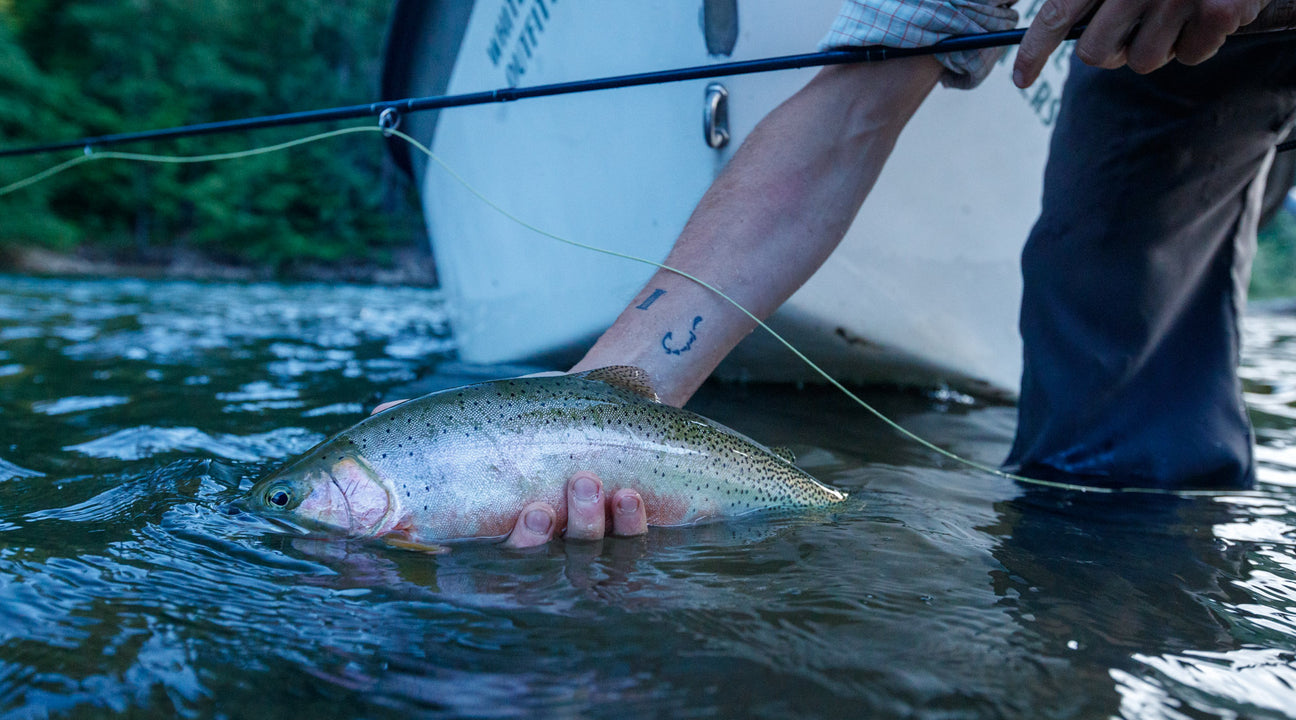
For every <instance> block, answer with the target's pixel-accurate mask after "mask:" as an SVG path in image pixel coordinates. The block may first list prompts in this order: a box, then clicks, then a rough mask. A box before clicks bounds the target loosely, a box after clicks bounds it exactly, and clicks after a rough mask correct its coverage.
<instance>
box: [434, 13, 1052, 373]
mask: <svg viewBox="0 0 1296 720" xmlns="http://www.w3.org/2000/svg"><path fill="white" fill-rule="evenodd" d="M837 5H838V2H837V1H836V0H822V1H819V2H807V3H797V4H795V6H792V5H789V4H788V3H780V2H772V1H769V0H765V1H758V0H741V2H739V3H738V20H739V23H738V30H739V31H738V36H737V42H736V44H735V45H734V48H733V52H732V55H731V56H728V57H724V56H721V57H712V56H709V55H708V54H707V49H706V46H705V42H704V38H703V31H702V27H701V25H700V20H699V12H698V5H697V4H692V3H630V2H600V3H583V4H582V3H573V2H569V1H568V0H563V1H562V2H556V1H555V0H498V1H497V2H479V3H476V5H475V6H474V7H473V8H472V10H471V13H470V14H469V15H468V16H467V18H466V27H465V28H464V30H463V34H462V37H461V38H459V40H460V42H459V45H458V47H457V49H456V52H455V53H454V57H455V62H454V65H453V69H452V70H451V71H450V72H449V74H448V75H447V76H446V77H445V78H444V87H443V88H434V89H435V90H438V91H441V92H445V93H463V92H473V91H480V90H487V89H493V88H498V87H504V86H508V85H518V86H528V85H538V84H544V83H551V82H560V81H570V80H579V79H586V78H592V77H601V76H609V75H618V74H623V73H634V72H642V71H648V70H658V69H665V68H672V67H686V66H692V65H702V64H707V63H717V62H726V61H730V60H744V59H755V58H761V57H768V56H777V55H788V54H795V53H801V52H810V51H813V50H814V49H815V46H816V43H817V42H818V40H819V39H820V37H821V36H822V35H823V34H824V32H825V30H826V28H827V27H828V26H829V24H830V23H831V21H832V18H833V16H834V13H835V11H836V9H837ZM790 7H795V8H796V9H795V11H789V8H790ZM513 8H516V10H517V11H516V12H513V10H512V9H513ZM540 10H543V11H544V12H543V13H540ZM509 17H511V19H512V23H511V27H509V28H507V30H506V29H505V27H504V26H505V25H510V23H502V21H501V19H502V18H509ZM528 18H530V20H527V19H528ZM524 22H529V23H530V25H531V26H530V27H529V28H528V27H525V26H523V23H524ZM427 32H429V33H430V32H431V30H429V31H427ZM441 33H442V35H444V34H445V29H444V27H443V28H442V29H441ZM524 38H525V39H524ZM431 41H432V40H429V42H431ZM492 43H494V45H493V46H492ZM496 51H498V52H496ZM493 55H494V56H497V57H499V58H500V62H499V63H498V64H497V63H495V62H493V61H492V57H493ZM514 57H516V61H512V62H511V61H510V58H514ZM1001 65H1002V64H1001ZM814 72H815V71H814V70H813V69H807V70H796V71H781V72H777V73H765V74H755V75H747V76H737V77H731V78H724V79H722V80H720V81H719V82H721V83H722V84H723V85H724V86H725V87H726V89H727V90H728V92H729V121H730V133H731V137H732V141H731V142H730V143H729V144H728V145H727V146H725V147H724V148H722V149H720V150H715V149H712V148H711V147H709V146H708V145H707V144H706V143H705V142H704V137H703V131H702V122H701V119H702V110H703V100H704V93H705V87H706V85H707V83H708V81H705V80H702V81H689V82H678V83H671V84H665V85H657V86H647V87H638V88H626V89H618V90H606V91H598V92H591V93H584V94H578V95H566V96H558V97H551V98H542V99H532V100H526V101H520V102H513V103H501V104H492V105H486V106H477V107H466V108H459V109H454V110H446V111H442V112H441V113H440V114H439V115H438V116H437V117H436V118H435V126H434V127H432V128H429V129H428V130H427V132H428V134H429V135H430V140H431V146H432V149H433V150H434V151H435V152H436V154H437V155H438V156H439V157H440V158H441V159H442V160H443V161H444V162H445V163H446V164H447V165H448V166H449V167H450V168H453V170H454V172H455V173H457V174H458V175H459V176H460V178H462V180H463V181H464V182H466V183H467V184H468V185H469V186H471V187H472V188H474V189H475V190H476V191H477V192H480V193H481V194H482V195H483V196H485V197H487V198H490V199H491V200H492V201H493V202H495V203H498V204H499V206H500V207H502V208H503V209H505V210H506V211H507V212H508V213H509V214H512V215H514V216H516V217H517V218H521V219H523V220H525V221H526V222H527V223H529V224H531V225H533V226H535V227H537V228H541V229H543V230H545V231H546V232H549V233H552V234H554V235H557V236H560V237H563V238H568V239H571V240H574V241H578V242H581V243H586V244H589V245H595V246H598V247H602V248H606V249H608V250H614V251H617V252H622V253H628V254H632V255H637V256H641V257H645V258H649V259H651V260H655V261H660V260H662V259H663V258H664V257H665V255H666V253H667V251H668V250H669V248H670V247H671V244H672V243H673V242H674V240H675V237H676V235H677V234H678V233H679V231H680V229H681V228H682V227H683V225H684V222H685V221H686V219H687V218H688V216H689V214H690V212H691V211H692V209H693V207H694V205H695V204H696V202H697V201H698V199H699V198H700V197H701V195H702V193H703V192H704V191H705V190H706V188H707V187H708V186H709V185H710V183H711V181H712V180H713V179H714V178H715V177H716V175H717V174H718V173H719V172H720V171H721V169H722V168H723V167H724V165H725V163H726V162H727V160H728V159H729V157H730V156H731V155H732V153H733V151H734V150H735V149H736V147H737V146H738V145H739V144H740V143H741V141H742V139H743V138H745V137H746V136H747V134H748V133H749V132H750V131H751V129H752V128H753V127H754V125H755V124H756V122H758V121H759V120H760V119H761V118H762V117H763V116H764V115H765V114H766V113H767V112H769V111H770V110H771V109H772V108H773V107H774V106H776V105H777V104H778V103H779V102H781V101H782V100H783V99H785V98H787V97H788V96H789V95H791V94H792V93H793V92H795V91H796V90H797V89H798V88H799V87H801V86H802V85H803V84H804V83H805V82H806V81H807V80H808V79H809V78H810V77H811V76H812V74H813V73H814ZM1064 72H1065V67H1064V66H1063V65H1061V64H1055V65H1053V66H1052V67H1051V68H1050V71H1049V75H1047V76H1046V78H1045V82H1046V83H1047V87H1045V88H1044V89H1043V90H1041V89H1036V90H1034V91H1032V93H1031V94H1023V93H1021V92H1020V91H1018V90H1017V89H1016V88H1014V87H1013V86H1012V85H1011V83H1010V82H1009V81H1008V78H1007V73H1006V69H1005V68H1003V67H1000V68H998V69H997V70H996V72H995V73H994V74H992V75H991V77H990V78H989V79H988V80H987V81H986V82H985V83H984V85H983V86H982V87H981V88H979V89H977V90H976V91H975V92H963V91H955V90H945V89H938V90H937V91H936V92H935V93H933V95H932V96H931V97H930V98H929V99H928V101H927V102H926V103H925V104H924V105H923V107H922V108H921V109H920V110H919V112H918V113H917V115H916V116H915V117H914V118H913V120H912V121H911V123H910V126H909V127H908V128H907V129H906V130H905V132H904V134H903V135H902V136H901V138H900V141H899V143H898V144H897V146H896V149H895V153H894V155H893V157H892V159H891V161H890V163H889V164H888V166H887V169H886V170H885V171H884V173H883V174H882V177H881V178H880V179H879V181H878V184H877V186H876V188H875V190H874V191H873V193H872V195H871V196H870V197H869V199H868V201H867V202H866V203H865V205H864V207H863V209H862V210H861V212H860V214H859V216H858V218H857V219H856V221H855V223H854V224H853V226H852V227H851V229H850V231H849V233H848V234H847V236H846V239H845V240H844V241H843V243H842V244H841V246H840V247H839V248H838V250H837V251H836V252H835V253H834V254H833V256H832V257H831V258H830V259H829V261H828V262H827V263H826V264H825V265H824V267H823V268H822V269H821V270H820V272H819V273H818V274H816V275H815V276H814V277H813V278H812V279H811V280H810V282H809V283H807V284H806V285H805V286H804V287H803V288H802V289H801V290H800V291H799V292H798V293H797V294H796V295H794V296H793V297H792V298H791V300H789V301H788V303H787V304H786V305H785V306H784V307H783V308H782V309H781V310H779V311H778V312H777V313H776V314H775V315H774V317H773V318H772V320H771V325H772V326H773V327H775V328H776V329H777V330H778V331H779V332H781V333H783V334H784V335H785V336H786V337H787V338H788V339H789V340H790V341H792V342H793V343H794V344H796V345H797V346H798V347H800V348H802V349H803V350H804V351H805V352H807V354H809V355H810V356H811V357H812V358H814V359H815V360H816V361H817V362H819V363H821V364H822V365H823V366H824V367H825V368H827V369H828V370H829V371H830V372H832V373H833V374H835V375H836V376H838V377H839V378H841V379H843V380H847V381H852V382H878V381H882V382H900V383H921V384H931V383H934V382H947V383H952V384H955V385H956V386H959V387H962V388H970V389H974V390H977V391H980V392H990V393H1002V394H1008V395H1012V394H1014V393H1015V392H1016V389H1017V385H1018V381H1019V376H1020V372H1021V350H1020V341H1019V339H1018V335H1017V329H1016V320H1017V308H1018V303H1019V300H1020V295H1021V279H1020V274H1019V271H1018V256H1019V254H1020V251H1021V246H1022V243H1023V241H1024V239H1025V237H1026V234H1027V232H1028V230H1029V228H1030V226H1031V223H1032V222H1033V221H1034V218H1035V215H1036V214H1037V212H1038V209H1039V196H1040V189H1041V175H1042V171H1043V164H1044V159H1045V156H1046V152H1047V142H1048V131H1049V127H1048V125H1049V123H1050V122H1051V120H1052V113H1053V112H1054V111H1055V108H1056V97H1055V96H1056V94H1057V93H1056V92H1055V91H1054V90H1052V88H1055V87H1059V86H1060V79H1061V77H1060V76H1061V75H1062V74H1063V73H1064ZM413 90H414V94H418V92H419V88H413ZM424 94H430V93H427V92H424ZM1045 94H1046V95H1045ZM421 183H422V185H421V194H422V200H423V204H424V209H425V215H426V218H427V225H428V231H429V234H430V236H431V240H432V243H433V249H434V254H435V258H436V263H437V271H438V275H439V277H440V279H441V282H442V285H443V287H444V289H445V291H446V293H447V297H448V300H449V303H450V305H451V310H452V313H453V315H452V317H453V323H454V328H455V333H456V336H457V341H458V347H459V353H460V357H461V359H462V360H464V361H466V362H470V363H501V362H518V361H524V360H536V359H548V360H550V361H552V362H556V363H563V362H570V361H572V360H574V359H575V358H577V357H579V355H580V353H581V352H583V350H584V349H585V348H587V347H588V345H589V344H590V343H592V341H593V340H594V338H596V337H597V335H598V334H599V333H600V332H601V331H602V330H603V329H604V328H606V327H607V326H608V324H610V323H611V322H612V321H613V319H615V317H616V316H617V314H618V313H619V312H620V311H621V309H622V308H623V307H624V306H625V304H626V303H627V302H628V301H629V300H630V299H631V298H632V297H633V295H634V294H635V292H636V291H637V290H638V289H639V288H640V287H641V286H642V284H643V283H644V282H645V281H646V280H647V279H648V277H649V275H650V274H651V273H652V271H653V268H652V267H649V266H646V265H642V264H638V263H634V262H631V261H627V260H624V259H620V258H613V257H608V256H605V255H600V254H597V253H594V252H591V251H589V250H584V249H577V248H573V247H570V246H566V245H563V244H562V243H559V242H557V241H555V240H553V239H551V238H548V237H545V236H543V235H540V234H537V233H536V232H534V231H532V230H530V229H528V228H526V227H523V226H521V225H519V224H518V223H516V222H515V221H514V220H512V219H510V218H508V217H507V216H505V215H504V214H502V213H501V212H499V210H497V209H496V208H493V207H491V206H489V205H488V204H486V203H484V202H482V201H481V200H480V199H478V198H477V197H475V196H474V195H473V194H472V193H471V192H469V190H467V189H466V187H465V185H464V184H463V183H462V182H460V179H459V178H456V177H454V176H453V175H451V174H450V173H448V172H445V171H444V170H442V169H441V168H439V167H436V166H435V165H429V166H428V167H427V169H426V171H425V172H423V173H422V178H421ZM718 373H719V374H721V375H723V376H727V377H740V378H746V379H750V380H756V381H806V380H813V379H815V378H814V376H813V374H812V372H811V371H810V370H809V369H808V368H806V367H805V366H804V365H802V364H801V362H800V361H799V360H797V359H796V358H794V357H793V356H792V355H791V353H789V352H788V351H787V350H786V349H784V348H782V347H781V346H778V345H777V344H776V343H774V341H773V340H772V339H770V338H768V337H767V336H765V335H764V334H763V333H762V332H760V331H757V333H755V334H754V335H753V336H752V337H750V338H748V339H747V340H745V341H744V342H743V343H742V344H741V345H740V346H739V347H738V348H737V349H736V350H735V351H734V353H733V354H732V355H731V356H730V357H729V358H728V359H727V360H726V361H725V363H724V364H723V365H722V366H721V368H720V369H719V371H718Z"/></svg>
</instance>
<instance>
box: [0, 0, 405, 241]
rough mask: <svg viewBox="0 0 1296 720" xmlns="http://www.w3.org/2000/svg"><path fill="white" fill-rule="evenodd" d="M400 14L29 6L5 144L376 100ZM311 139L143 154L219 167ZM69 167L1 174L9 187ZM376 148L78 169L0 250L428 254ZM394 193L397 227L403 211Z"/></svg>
mask: <svg viewBox="0 0 1296 720" xmlns="http://www.w3.org/2000/svg"><path fill="white" fill-rule="evenodd" d="M389 10H390V2H389V0H279V1H278V2H274V3H261V2H254V0H204V2H193V1H192V0H126V1H123V0H22V2H14V3H8V2H2V3H0V97H2V98H3V102H0V144H3V145H4V146H12V145H18V144H27V143H35V142H46V141H52V140H59V139H66V138H70V137H78V136H82V135H99V134H105V133H116V132H128V131H133V130H142V129H150V128H157V127H167V126H172V125H181V124H189V123H197V122H207V121H214V120H227V119H235V118H240V117H247V116H252V115H261V114H270V113H280V112H289V111H296V110H308V109H315V108H322V107H328V106H333V105H350V104H359V103H364V102H369V101H371V100H373V99H374V98H375V97H376V95H377V78H378V73H379V70H380V68H379V60H378V58H379V56H380V51H381V45H382V36H383V32H384V30H385V24H386V20H387V13H388V12H389ZM320 129H322V128H321V127H319V126H304V127H296V128H289V129H285V130H274V131H258V132H253V133H249V134H246V135H240V136H209V137H204V138H194V139H189V140H184V141H177V142H170V143H157V144H154V145H152V146H133V147H130V148H126V149H130V150H138V151H142V152H157V153H165V154H206V153H211V152H223V151H229V150H236V149H243V148H248V147H252V146H260V145H265V144H270V143H273V142H278V141H282V140H285V139H289V138H293V137H299V136H301V135H304V134H308V133H311V132H315V131H318V130H320ZM70 156H72V155H64V156H61V157H57V158H55V157H53V156H42V157H38V158H35V159H27V158H24V159H16V160H5V161H3V162H0V185H3V184H5V183H8V182H11V181H13V180H16V179H19V178H21V177H25V176H26V175H29V174H31V173H33V172H36V171H38V170H40V169H43V168H45V167H48V166H50V165H53V164H54V163H55V162H57V161H60V160H63V159H66V158H67V157H70ZM384 158H385V152H384V149H383V146H382V143H381V141H380V140H379V139H378V138H377V137H376V136H374V137H369V136H349V137H345V138H340V139H336V140H331V141H326V142H325V143H321V144H317V145H309V146H304V147H299V148H296V149H293V150H289V151H287V152H285V153H279V154H274V155H268V156H260V157H255V158H249V159H245V160H237V161H230V162H222V163H214V164H210V165H201V166H199V165H187V166H161V165H141V164H136V163H124V162H114V161H108V162H100V163H89V164H86V165H82V166H80V167H78V168H76V169H74V170H72V171H70V172H68V173H65V174H64V175H61V176H59V177H57V178H55V179H53V180H51V181H48V182H46V183H41V184H38V185H35V186H32V187H29V188H27V189H24V190H22V191H20V192H18V193H15V194H13V195H10V196H6V197H3V198H0V243H11V244H12V243H30V244H40V245H45V246H52V247H55V248H69V247H72V246H75V245H77V244H91V245H93V246H95V247H97V248H101V249H105V250H107V251H109V252H113V253H116V254H118V255H123V256H134V257H147V256H148V255H149V254H150V253H151V252H156V251H157V250H158V249H168V248H174V247H182V246H183V247H188V248H193V249H199V250H202V251H204V252H206V253H208V254H214V255H219V256H223V257H225V258H227V259H229V260H233V261H239V262H249V263H259V264H269V265H272V266H275V267H285V266H287V265H290V264H291V263H293V262H296V261H300V260H322V261H332V262H337V261H344V260H347V259H351V258H366V259H371V260H372V259H374V258H376V257H383V256H385V255H386V253H387V251H388V250H389V249H390V248H392V247H394V246H396V245H403V244H409V243H411V242H417V240H414V239H413V237H414V236H416V235H417V232H418V227H419V225H420V223H419V221H418V219H417V211H416V209H415V208H414V206H413V204H412V203H411V202H410V200H409V197H408V193H407V192H406V191H405V190H404V189H401V188H394V187H392V186H391V181H390V180H389V179H390V178H392V176H393V173H390V172H386V173H384V172H382V169H383V168H382V163H383V162H384V161H385V159H384ZM393 195H395V197H396V198H397V202H396V203H394V204H395V205H397V206H398V207H399V208H400V212H397V213H393V212H391V210H390V208H391V207H392V206H393V202H392V197H393Z"/></svg>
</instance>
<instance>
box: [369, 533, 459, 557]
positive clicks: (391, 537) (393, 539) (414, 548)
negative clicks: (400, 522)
mask: <svg viewBox="0 0 1296 720" xmlns="http://www.w3.org/2000/svg"><path fill="white" fill-rule="evenodd" d="M382 541H383V542H384V543H386V544H388V545H390V546H391V547H394V548H398V549H400V550H409V551H411V552H421V553H427V554H429V555H445V554H446V553H448V552H450V548H448V547H446V546H445V545H434V544H432V543H428V542H423V541H422V540H415V539H414V538H412V537H410V536H409V535H406V534H405V533H400V532H396V533H388V534H387V535H384V536H383V537H382Z"/></svg>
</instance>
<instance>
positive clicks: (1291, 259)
mask: <svg viewBox="0 0 1296 720" xmlns="http://www.w3.org/2000/svg"><path fill="white" fill-rule="evenodd" d="M1259 241H1260V242H1259V245H1260V249H1259V252H1257V253H1256V260H1255V265H1254V266H1253V267H1252V269H1251V291H1250V295H1251V298H1252V299H1254V300H1262V299H1266V298H1276V297H1296V216H1293V215H1292V214H1291V213H1289V212H1287V211H1285V210H1283V211H1279V212H1278V213H1277V214H1276V215H1274V217H1273V219H1272V220H1270V221H1269V223H1268V224H1267V225H1265V226H1264V227H1263V228H1261V230H1260V238H1259Z"/></svg>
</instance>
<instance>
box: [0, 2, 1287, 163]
mask: <svg viewBox="0 0 1296 720" xmlns="http://www.w3.org/2000/svg"><path fill="white" fill-rule="evenodd" d="M1085 27H1086V26H1084V25H1077V26H1075V27H1073V28H1071V31H1070V32H1069V33H1068V34H1067V39H1068V40H1073V39H1075V38H1077V37H1079V36H1080V34H1081V33H1082V32H1084V29H1085ZM1293 28H1296V0H1273V1H1272V2H1271V3H1270V4H1269V5H1268V6H1267V7H1266V8H1265V9H1264V10H1263V11H1261V14H1260V16H1259V17H1257V18H1256V20H1255V22H1252V23H1251V24H1250V25H1247V26H1246V27H1244V28H1242V29H1241V30H1239V31H1238V34H1239V35H1247V36H1250V37H1258V36H1260V35H1266V36H1271V35H1274V34H1279V33H1281V34H1284V35H1293V36H1296V32H1293ZM1025 34H1026V30H1025V29H1024V28H1018V29H1015V30H1004V31H1001V32H988V33H977V34H972V35H955V36H952V37H948V38H945V39H944V40H940V41H937V42H935V43H932V44H931V45H923V46H920V47H911V48H894V47H885V46H881V45H871V46H867V47H859V48H845V49H840V50H826V51H823V52H814V53H804V54H800V55H784V56H780V57H773V58H764V59H759V60H741V61H737V62H728V63H717V64H714V65H700V66H695V67H688V68H678V69H674V70H658V71H655V72H646V73H634V74H630V75H616V76H611V77H604V78H594V79H590V80H577V81H571V82H560V83H551V84H547V85H533V86H530V87H520V88H513V87H505V88H499V89H496V90H487V91H482V92H472V93H464V94H459V95H438V96H434V97H421V98H405V99H402V100H383V101H379V102H374V103H369V104H366V105H349V106H345V107H334V108H325V109H322V110H306V111H300V112H291V113H282V114H278V115H262V116H259V117H252V118H243V119H239V120H223V121H218V122H208V123H199V124H195V125H182V126H177V127H170V128H161V129H157V130H145V131H140V132H128V133H117V134H112V135H99V136H95V137H83V138H78V139H76V140H67V141H63V142H54V143H47V144H42V145H31V146H27V147H18V148H9V149H3V150H0V157H13V156H18V155H36V154H41V153H49V152H55V151H59V150H77V149H80V150H84V151H85V152H86V153H90V152H92V151H93V150H94V149H96V148H101V147H107V146H110V145H123V144H126V143H135V142H143V141H146V140H172V139H177V138H184V137H194V136H198V135H211V134H216V133H228V132H238V131H244V130H257V129H261V128H271V127H287V126H292V125H303V124H306V123H318V122H330V121H336V120H353V119H357V118H365V117H372V118H378V119H379V122H380V123H382V124H383V126H384V127H389V128H394V127H395V126H396V124H397V122H398V121H399V118H400V114H401V113H414V112H422V111H427V110H441V109H444V108H453V107H466V106H469V105H485V104H489V103H497V102H512V101H514V100H523V99H527V98H537V97H550V96H554V95H570V94H573V93H584V92H592V91H596V90H609V89H614V88H627V87H637V86H641V85H659V84H662V83H671V82H682V81H685V80H703V79H708V78H716V77H728V76H734V75H750V74H753V73H764V72H773V71H776V70H793V69H799V68H807V67H824V66H828V65H847V64H852V63H861V62H883V61H886V60H895V59H899V58H907V57H919V56H926V55H938V54H941V53H951V52H959V51H965V50H981V49H985V48H994V47H1007V46H1010V45H1019V44H1021V40H1022V37H1023V36H1024V35H1025ZM1293 148H1296V140H1291V141H1288V142H1284V143H1282V144H1280V145H1279V146H1278V150H1279V151H1282V150H1290V149H1293Z"/></svg>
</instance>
